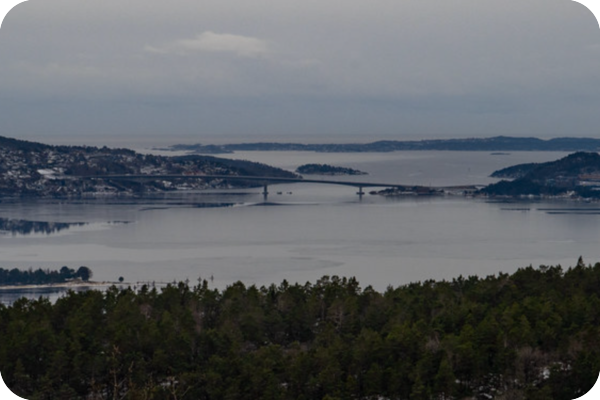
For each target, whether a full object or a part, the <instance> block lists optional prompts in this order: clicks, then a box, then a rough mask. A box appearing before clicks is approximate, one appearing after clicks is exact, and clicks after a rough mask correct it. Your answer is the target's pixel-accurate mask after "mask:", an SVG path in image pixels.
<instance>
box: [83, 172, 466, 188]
mask: <svg viewBox="0 0 600 400" xmlns="http://www.w3.org/2000/svg"><path fill="white" fill-rule="evenodd" d="M78 178H83V179H117V180H139V179H164V180H169V179H226V180H244V181H256V182H258V183H260V184H261V185H267V184H273V183H320V184H329V185H344V186H354V187H358V188H362V187H391V188H406V187H409V188H410V187H415V186H419V187H427V188H430V189H439V190H443V189H450V190H452V189H454V190H460V189H475V188H476V187H475V185H472V186H469V185H460V186H437V187H435V186H421V185H404V184H398V183H381V182H357V181H336V180H330V179H303V178H282V177H272V176H246V175H233V176H232V175H94V176H79V177H78Z"/></svg>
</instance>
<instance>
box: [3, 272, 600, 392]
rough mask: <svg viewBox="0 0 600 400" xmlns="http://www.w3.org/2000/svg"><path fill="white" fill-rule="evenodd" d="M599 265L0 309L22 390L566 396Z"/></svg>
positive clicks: (176, 289) (584, 347) (581, 381)
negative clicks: (381, 286)
mask: <svg viewBox="0 0 600 400" xmlns="http://www.w3.org/2000/svg"><path fill="white" fill-rule="evenodd" d="M599 292H600V263H599V264H596V265H594V266H585V265H584V264H583V262H581V261H580V262H579V263H578V265H576V266H575V267H573V268H569V269H567V270H563V269H562V268H561V267H540V268H531V267H529V268H523V269H519V270H518V271H517V272H515V273H514V274H512V275H508V274H499V275H497V276H488V277H485V278H477V277H468V278H463V277H460V278H457V279H454V280H453V281H442V282H436V281H427V282H422V283H413V284H409V285H405V286H400V287H397V288H393V287H389V288H388V289H387V290H386V291H385V292H383V293H380V292H378V291H375V290H373V289H372V288H371V287H366V288H361V287H360V286H359V283H358V282H357V281H356V280H354V279H346V278H338V277H323V278H322V279H320V280H319V281H317V282H315V283H306V284H303V285H300V284H289V283H287V282H285V281H284V282H283V283H281V284H280V285H279V286H275V285H272V286H270V287H261V288H257V287H255V286H249V287H247V286H245V285H244V284H243V283H241V282H238V283H236V284H234V285H232V286H230V287H228V288H227V289H225V290H223V291H219V290H216V289H211V288H209V285H208V283H207V282H206V281H202V282H201V283H200V284H199V285H198V286H196V287H189V286H188V285H186V284H184V283H180V284H178V285H172V286H169V287H166V288H164V289H161V290H160V291H158V290H155V289H153V288H148V287H143V288H142V289H141V290H140V291H138V292H137V293H136V292H134V291H133V290H131V289H128V290H118V289H117V288H114V287H113V288H112V289H110V290H108V291H107V292H100V291H88V292H84V293H69V294H68V295H67V296H65V297H64V298H62V299H59V300H58V301H57V302H56V303H55V304H51V303H50V302H48V301H47V300H43V299H40V300H37V301H29V300H24V299H23V300H19V301H18V302H16V303H14V304H13V305H12V306H10V307H5V306H0V343H2V346H1V347H0V370H1V372H2V378H3V379H4V381H5V382H6V383H7V384H8V385H9V387H10V388H12V390H13V391H14V392H15V393H17V394H18V395H20V396H22V397H25V398H27V399H100V398H107V399H249V400H255V399H306V400H308V399H311V400H312V399H330V400H331V399H490V398H496V399H511V400H518V399H532V400H533V399H540V400H541V399H544V400H548V399H568V400H571V399H574V398H577V397H580V396H581V395H583V394H584V393H586V392H587V391H588V390H589V389H590V388H591V387H592V386H593V384H594V383H595V381H596V379H597V377H598V373H599V371H600V299H599V298H598V295H599Z"/></svg>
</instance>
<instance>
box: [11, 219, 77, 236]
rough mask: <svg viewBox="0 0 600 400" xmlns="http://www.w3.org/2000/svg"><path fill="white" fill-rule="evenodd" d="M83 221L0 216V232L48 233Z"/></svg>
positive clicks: (14, 233)
mask: <svg viewBox="0 0 600 400" xmlns="http://www.w3.org/2000/svg"><path fill="white" fill-rule="evenodd" d="M83 225H86V223H85V222H48V221H27V220H24V219H8V218H0V232H2V233H5V234H6V233H12V235H13V236H15V235H31V234H33V233H44V234H47V235H50V234H52V233H57V232H60V231H63V230H66V229H69V228H71V227H73V226H83Z"/></svg>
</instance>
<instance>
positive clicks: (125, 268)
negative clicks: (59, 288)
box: [0, 152, 600, 302]
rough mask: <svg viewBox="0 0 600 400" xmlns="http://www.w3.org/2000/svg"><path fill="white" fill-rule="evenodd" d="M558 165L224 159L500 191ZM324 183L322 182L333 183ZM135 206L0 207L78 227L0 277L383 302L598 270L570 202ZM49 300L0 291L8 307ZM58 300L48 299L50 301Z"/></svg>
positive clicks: (467, 155)
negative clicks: (322, 286) (528, 276)
mask: <svg viewBox="0 0 600 400" xmlns="http://www.w3.org/2000/svg"><path fill="white" fill-rule="evenodd" d="M564 155H565V153H548V152H545V153H544V152H518V153H511V154H504V155H491V154H490V153H487V152H395V153H359V154H325V153H303V152H244V153H236V154H232V155H227V156H228V157H231V158H241V159H250V160H253V161H260V162H264V163H267V164H271V165H275V166H280V167H282V168H286V169H290V170H293V169H295V168H296V167H297V166H298V165H300V164H304V163H312V162H318V163H329V164H333V165H340V166H344V167H351V168H356V169H360V170H363V171H366V172H368V173H369V175H363V176H352V177H334V178H332V179H340V180H352V181H355V180H363V181H377V182H386V183H387V182H389V183H400V184H423V185H429V184H431V185H459V184H486V183H489V182H494V181H495V179H492V178H489V174H490V173H491V172H493V171H494V170H496V169H499V168H502V167H506V166H510V165H514V164H517V163H523V162H542V161H549V160H555V159H558V158H560V157H562V156H564ZM327 179H330V177H327ZM269 191H270V194H269V197H268V200H267V202H266V203H264V202H263V197H262V195H261V192H262V188H253V189H245V190H223V191H206V192H178V193H169V194H164V195H153V196H148V197H146V198H141V199H130V198H104V199H94V200H92V199H89V200H77V201H75V200H71V201H67V200H27V201H3V202H1V203H0V218H4V219H11V220H13V219H14V220H26V221H49V222H63V223H70V222H71V223H72V222H76V223H85V224H84V225H81V224H75V225H73V226H72V227H70V228H69V229H64V230H61V231H58V232H55V233H50V234H47V233H33V234H21V233H11V232H6V233H4V234H2V235H0V267H2V268H15V267H16V268H29V267H32V268H34V269H36V268H38V267H41V268H50V269H59V268H61V267H62V266H63V265H66V266H69V267H70V268H75V269H76V268H78V267H79V266H81V265H85V266H88V267H89V268H91V269H92V270H93V272H94V278H93V279H94V280H96V281H113V282H114V281H117V279H118V278H119V277H121V276H122V277H123V278H124V279H125V282H129V283H131V284H136V282H152V281H155V282H157V283H158V282H172V281H174V280H177V281H179V280H185V279H189V281H190V282H191V283H196V280H197V279H198V278H199V277H202V278H205V279H208V280H209V282H210V284H211V285H213V286H215V287H219V288H223V287H225V286H226V285H228V284H231V283H233V282H235V281H237V280H241V281H243V282H244V283H245V284H248V285H249V284H256V285H269V284H271V283H275V284H279V283H281V281H282V280H283V279H287V280H288V281H290V282H301V283H304V282H306V281H312V282H314V281H315V280H317V279H319V278H320V277H322V276H323V275H330V276H331V275H339V276H348V277H350V276H355V277H356V278H357V279H358V280H359V282H360V283H361V285H362V286H363V287H364V286H367V285H372V286H373V287H375V288H376V289H378V290H383V289H385V288H386V287H387V286H388V285H393V286H397V285H401V284H405V283H409V282H413V281H422V280H426V279H436V280H441V279H452V278H454V277H458V276H459V275H463V276H467V275H480V276H485V275H490V274H496V273H498V272H507V273H511V272H514V271H515V270H516V269H517V268H519V267H524V266H528V265H534V266H538V265H540V264H545V265H556V264H561V265H563V266H569V265H574V264H575V263H576V261H577V258H578V257H579V256H583V258H584V260H585V261H586V262H590V263H594V262H596V261H598V260H600V246H598V243H599V242H600V205H599V204H594V203H589V204H588V203H582V202H573V201H566V200H557V201H520V202H510V203H506V202H489V201H485V200H483V199H471V198H464V197H460V196H453V197H440V198H438V197H429V198H420V197H419V198H417V197H403V198H398V197H397V198H391V197H382V196H374V195H366V196H363V198H362V199H360V198H359V197H358V196H357V195H356V188H353V187H346V186H332V185H321V184H305V183H302V184H285V185H272V186H270V187H269ZM40 294H44V295H47V294H48V293H42V292H31V291H30V292H27V293H24V292H18V291H17V292H14V291H13V292H7V291H0V296H2V297H1V298H0V300H1V301H3V302H10V301H12V300H14V298H15V297H16V296H20V295H26V296H29V297H35V296H37V295H40ZM50 295H52V293H50Z"/></svg>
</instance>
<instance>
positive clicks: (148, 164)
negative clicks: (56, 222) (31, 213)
mask: <svg viewBox="0 0 600 400" xmlns="http://www.w3.org/2000/svg"><path fill="white" fill-rule="evenodd" d="M0 160H1V161H0V196H38V197H46V196H60V197H63V196H85V195H98V194H141V193H145V192H160V191H170V190H177V189H203V188H210V187H229V186H248V185H244V184H241V183H239V182H236V181H235V180H232V181H227V180H226V179H219V180H216V179H212V180H202V179H198V180H181V179H180V180H177V179H172V180H165V179H161V180H157V181H146V182H143V183H142V182H133V181H129V182H128V181H123V180H120V181H111V180H110V179H94V180H82V179H77V177H81V176H87V177H89V176H98V175H127V174H132V175H173V174H181V175H230V176H237V175H245V176H273V177H288V178H291V177H297V175H296V174H294V173H292V172H289V171H284V170H282V169H279V168H274V167H271V166H268V165H265V164H260V163H255V162H250V161H241V160H228V159H222V158H216V157H209V156H184V157H163V156H154V155H145V154H139V153H136V152H134V151H133V150H129V149H109V148H107V147H103V148H97V147H89V146H51V145H47V144H42V143H36V142H29V141H24V140H18V139H12V138H7V137H2V136H0Z"/></svg>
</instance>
